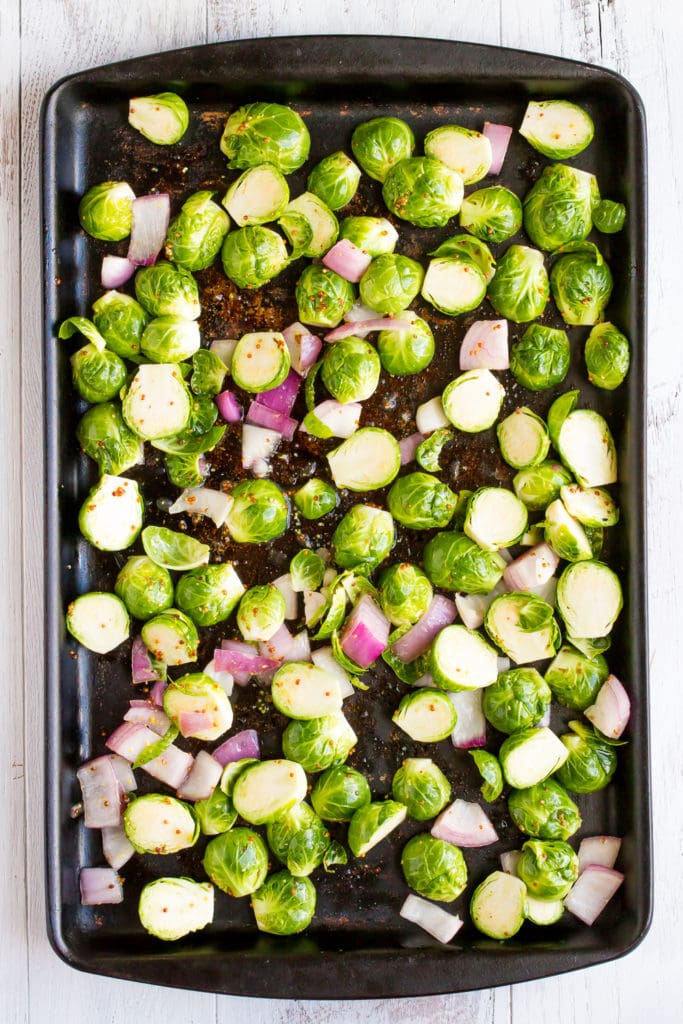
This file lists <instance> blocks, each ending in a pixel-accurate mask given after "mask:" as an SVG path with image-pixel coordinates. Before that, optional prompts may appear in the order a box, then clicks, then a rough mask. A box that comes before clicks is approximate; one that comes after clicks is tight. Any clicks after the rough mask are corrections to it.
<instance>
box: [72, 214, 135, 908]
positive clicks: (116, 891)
mask: <svg viewBox="0 0 683 1024" xmlns="http://www.w3.org/2000/svg"><path fill="white" fill-rule="evenodd" d="M136 202H137V200H136ZM79 884H80V889H81V903H82V905H83V906H84V907H100V906H103V905H104V904H105V903H123V885H122V884H121V879H120V878H119V876H118V875H117V874H116V872H115V871H114V869H113V868H81V871H80V875H79Z"/></svg>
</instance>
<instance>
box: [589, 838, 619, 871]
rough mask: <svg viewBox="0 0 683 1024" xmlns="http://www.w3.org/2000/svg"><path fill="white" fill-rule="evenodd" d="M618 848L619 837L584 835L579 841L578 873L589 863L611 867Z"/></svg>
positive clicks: (615, 858)
mask: <svg viewBox="0 0 683 1024" xmlns="http://www.w3.org/2000/svg"><path fill="white" fill-rule="evenodd" d="M620 849H621V839H619V838H617V836H586V838H585V839H582V840H581V842H580V843H579V874H581V873H582V872H583V871H585V870H586V868H587V867H590V865H591V864H593V865H595V864H597V865H599V866H600V867H602V868H613V867H614V865H615V864H616V861H617V857H618V856H619V850H620Z"/></svg>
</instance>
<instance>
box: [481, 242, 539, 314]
mask: <svg viewBox="0 0 683 1024" xmlns="http://www.w3.org/2000/svg"><path fill="white" fill-rule="evenodd" d="M549 294H550V293H549V285H548V274H547V272H546V269H545V265H544V263H543V254H542V253H540V252H539V251H538V250H537V249H530V248H529V247H528V246H527V245H511V246H510V248H509V249H508V250H507V251H506V252H505V253H504V255H503V256H502V257H501V259H500V260H499V261H498V267H497V269H496V273H495V276H494V278H493V280H492V281H491V284H490V285H489V293H488V297H489V301H490V303H491V305H492V306H493V308H494V309H495V311H496V313H498V315H499V316H503V317H505V318H506V319H507V320H514V322H515V323H516V324H521V323H526V321H527V320H535V319H536V317H539V316H542V314H543V311H544V310H545V307H546V306H547V304H548V298H549Z"/></svg>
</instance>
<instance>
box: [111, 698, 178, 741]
mask: <svg viewBox="0 0 683 1024" xmlns="http://www.w3.org/2000/svg"><path fill="white" fill-rule="evenodd" d="M130 703H131V706H130V708H129V709H128V711H126V713H125V715H124V716H123V720H124V722H141V723H142V724H143V725H146V726H148V727H149V728H150V729H151V730H152V731H153V732H155V733H156V734H157V736H163V735H164V733H165V732H166V731H167V729H168V727H169V725H170V724H171V719H170V718H169V717H168V715H166V714H164V712H163V711H162V710H161V709H160V708H158V707H157V706H156V705H155V704H150V703H149V702H148V701H143V702H142V703H143V707H133V704H137V701H131V702H130Z"/></svg>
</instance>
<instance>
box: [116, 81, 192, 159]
mask: <svg viewBox="0 0 683 1024" xmlns="http://www.w3.org/2000/svg"><path fill="white" fill-rule="evenodd" d="M189 123H190V112H189V110H188V109H187V104H186V103H185V101H184V100H183V99H181V97H180V96H178V95H177V94H176V93H174V92H160V93H158V94H157V95H156V96H135V97H133V99H131V101H130V103H129V104H128V124H130V125H131V126H132V127H133V128H137V130H138V131H139V132H140V134H141V135H144V137H145V138H146V139H149V141H150V142H155V143H156V144H157V146H172V145H174V144H175V143H176V142H180V140H181V139H182V137H183V135H184V134H185V132H186V131H187V127H188V125H189Z"/></svg>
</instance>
